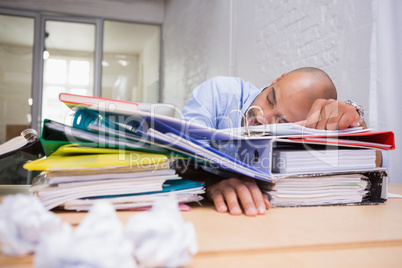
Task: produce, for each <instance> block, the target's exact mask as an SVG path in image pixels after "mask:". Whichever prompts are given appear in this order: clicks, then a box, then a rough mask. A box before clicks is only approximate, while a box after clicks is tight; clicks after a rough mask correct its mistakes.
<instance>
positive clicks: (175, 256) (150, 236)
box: [126, 196, 198, 267]
mask: <svg viewBox="0 0 402 268" xmlns="http://www.w3.org/2000/svg"><path fill="white" fill-rule="evenodd" d="M126 235H127V237H128V238H129V239H130V240H131V242H132V243H133V245H134V251H133V254H134V256H135V258H136V260H137V262H138V264H139V265H140V266H142V267H180V266H185V265H187V264H188V263H190V261H191V259H192V257H193V256H194V255H195V254H196V253H197V251H198V245H197V237H196V232H195V229H194V225H193V224H192V223H191V222H184V221H183V218H182V216H181V214H180V210H179V208H178V202H177V199H176V198H175V197H174V196H170V197H168V198H166V199H160V200H158V201H156V202H155V203H154V205H153V206H152V209H151V210H150V211H146V212H142V213H138V214H135V215H133V216H131V217H130V218H129V219H128V221H127V224H126Z"/></svg>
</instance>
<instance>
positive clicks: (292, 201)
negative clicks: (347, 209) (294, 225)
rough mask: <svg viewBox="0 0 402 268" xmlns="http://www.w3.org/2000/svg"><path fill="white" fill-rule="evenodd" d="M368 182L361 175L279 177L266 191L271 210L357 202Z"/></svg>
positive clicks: (366, 192)
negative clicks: (271, 187)
mask: <svg viewBox="0 0 402 268" xmlns="http://www.w3.org/2000/svg"><path fill="white" fill-rule="evenodd" d="M368 185H369V180H368V178H367V177H365V176H363V175H361V174H343V175H333V176H311V177H306V176H300V177H286V178H280V179H278V180H277V181H276V182H275V187H274V189H273V190H272V191H269V192H267V193H268V194H269V195H270V197H271V201H270V202H271V204H272V206H274V207H291V206H313V205H331V204H350V203H360V202H362V200H363V198H364V197H365V196H366V195H367V194H368V190H367V189H368Z"/></svg>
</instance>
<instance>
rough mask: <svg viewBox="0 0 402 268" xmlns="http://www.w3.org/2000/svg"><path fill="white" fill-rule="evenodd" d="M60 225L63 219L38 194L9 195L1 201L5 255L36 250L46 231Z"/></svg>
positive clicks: (0, 224) (1, 240)
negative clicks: (48, 209) (46, 206)
mask: <svg viewBox="0 0 402 268" xmlns="http://www.w3.org/2000/svg"><path fill="white" fill-rule="evenodd" d="M60 228H61V220H60V218H59V217H57V216H56V215H55V214H54V213H53V212H49V211H47V210H46V209H45V208H44V207H43V205H42V203H41V202H40V201H39V199H38V198H37V197H36V196H33V195H23V194H17V195H8V196H5V197H4V198H3V202H2V204H1V205H0V243H1V245H2V251H3V253H4V254H6V255H12V256H23V255H26V254H30V253H33V252H34V251H35V248H36V246H37V245H38V243H39V240H40V237H41V236H42V235H44V234H51V233H54V232H56V231H57V230H59V229H60Z"/></svg>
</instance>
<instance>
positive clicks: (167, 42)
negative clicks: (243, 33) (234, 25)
mask: <svg viewBox="0 0 402 268" xmlns="http://www.w3.org/2000/svg"><path fill="white" fill-rule="evenodd" d="M229 7H230V2H229V1H227V0H219V1H198V0H197V1H186V0H184V1H182V0H173V1H167V3H166V10H165V21H164V23H163V49H164V51H163V60H164V61H163V70H164V74H163V77H164V86H163V89H164V91H163V96H162V101H163V102H165V103H171V104H174V105H177V106H179V107H182V106H183V104H184V103H185V101H186V100H187V99H188V98H189V96H190V93H191V90H192V89H193V88H194V87H196V86H197V85H198V84H199V83H201V82H202V81H204V80H206V79H208V78H210V77H213V76H216V75H227V74H229V62H230V53H229V50H228V46H229V44H230V43H229V40H230V39H229V38H230V35H229V27H230V21H229V19H230V14H231V13H230V12H229V11H230V9H229Z"/></svg>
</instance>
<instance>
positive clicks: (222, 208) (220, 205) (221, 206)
mask: <svg viewBox="0 0 402 268" xmlns="http://www.w3.org/2000/svg"><path fill="white" fill-rule="evenodd" d="M209 197H210V199H212V201H213V202H214V205H215V208H216V210H217V211H218V212H226V211H228V208H227V206H226V203H225V199H224V198H223V194H222V192H221V191H220V190H216V191H213V192H212V193H210V195H209Z"/></svg>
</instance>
